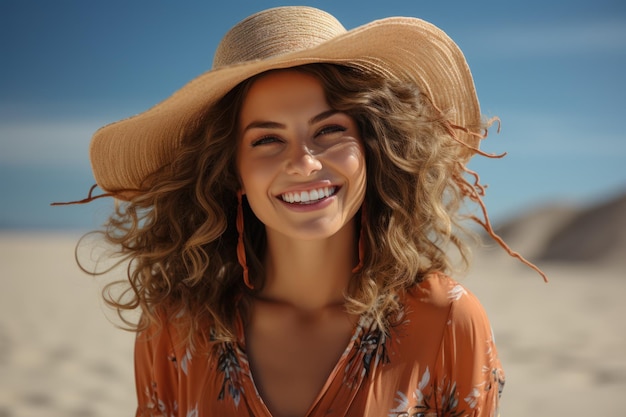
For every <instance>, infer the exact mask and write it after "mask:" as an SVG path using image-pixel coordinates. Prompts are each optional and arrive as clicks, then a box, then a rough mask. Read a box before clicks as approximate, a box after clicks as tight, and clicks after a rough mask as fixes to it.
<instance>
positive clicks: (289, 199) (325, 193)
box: [280, 187, 337, 204]
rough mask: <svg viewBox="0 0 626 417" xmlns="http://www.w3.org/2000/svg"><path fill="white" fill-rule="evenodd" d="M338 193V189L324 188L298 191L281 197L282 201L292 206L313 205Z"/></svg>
mask: <svg viewBox="0 0 626 417" xmlns="http://www.w3.org/2000/svg"><path fill="white" fill-rule="evenodd" d="M335 192H337V187H322V188H318V189H315V190H309V191H297V192H293V193H285V194H281V195H280V199H281V200H283V201H284V202H286V203H290V204H313V203H316V202H318V201H320V200H323V199H325V198H328V197H330V196H332V195H334V194H335Z"/></svg>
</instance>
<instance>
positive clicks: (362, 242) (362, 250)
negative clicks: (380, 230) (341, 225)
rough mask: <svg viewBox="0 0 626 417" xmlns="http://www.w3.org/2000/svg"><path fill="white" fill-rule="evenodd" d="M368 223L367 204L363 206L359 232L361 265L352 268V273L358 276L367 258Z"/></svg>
mask: <svg viewBox="0 0 626 417" xmlns="http://www.w3.org/2000/svg"><path fill="white" fill-rule="evenodd" d="M366 223H367V216H366V211H365V203H363V205H362V206H361V231H360V232H359V243H358V249H359V263H358V264H357V266H355V267H354V268H352V273H353V274H356V273H357V272H359V271H360V270H361V269H363V258H364V257H365V225H366Z"/></svg>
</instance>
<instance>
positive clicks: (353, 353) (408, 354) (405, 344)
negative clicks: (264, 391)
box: [135, 274, 504, 417]
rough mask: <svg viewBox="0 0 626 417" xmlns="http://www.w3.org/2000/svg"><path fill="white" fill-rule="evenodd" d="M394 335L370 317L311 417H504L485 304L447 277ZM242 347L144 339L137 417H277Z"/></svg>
mask: <svg viewBox="0 0 626 417" xmlns="http://www.w3.org/2000/svg"><path fill="white" fill-rule="evenodd" d="M401 300H402V306H403V308H402V311H401V315H400V317H399V320H398V322H397V324H396V325H394V326H393V327H392V328H391V329H390V331H389V334H385V333H384V332H381V331H380V330H379V329H378V328H377V326H376V325H375V324H374V323H373V322H372V321H371V320H369V319H368V318H366V317H363V318H362V319H361V320H360V322H359V324H358V325H357V326H356V328H355V329H354V333H353V335H352V338H351V340H350V342H349V343H348V346H347V347H346V349H345V351H344V353H343V355H342V356H341V358H340V359H339V361H338V362H337V365H336V366H335V368H334V370H333V372H332V373H331V374H330V375H329V376H328V380H327V381H326V384H325V385H324V387H323V388H322V390H321V392H320V393H319V394H318V396H317V398H316V400H315V402H314V403H313V404H312V405H311V407H310V409H309V411H308V413H307V415H306V416H307V417H322V416H325V417H338V416H342V417H345V416H358V417H362V416H369V417H430V416H455V417H456V416H497V415H498V402H499V397H500V393H501V391H502V387H503V385H504V374H503V372H502V369H501V366H500V361H499V359H498V356H497V351H496V347H495V344H494V340H493V336H492V332H491V327H490V325H489V321H488V319H487V316H486V314H485V312H484V310H483V308H482V306H481V305H480V303H479V301H478V300H477V298H476V297H475V296H474V295H473V294H471V293H470V292H469V291H468V290H467V289H466V288H465V287H463V286H462V285H460V284H459V283H457V282H455V281H454V280H452V279H450V278H449V277H447V276H445V275H443V274H433V275H432V276H430V277H429V278H427V279H425V280H424V281H423V282H422V283H420V284H419V285H418V286H416V287H415V288H414V289H412V290H410V291H408V292H407V293H406V294H405V295H404V296H403V297H402V299H401ZM239 323H240V325H239V327H240V328H239V340H238V342H236V343H223V342H220V343H218V342H216V346H215V349H211V350H210V351H208V352H207V351H204V352H200V351H198V350H196V349H193V348H191V347H189V346H186V345H185V344H184V343H183V341H182V340H181V339H180V338H179V336H178V335H177V334H176V331H175V329H174V327H173V326H167V325H166V326H164V327H163V328H162V330H161V331H157V330H156V329H148V330H147V331H145V332H143V333H140V334H139V335H138V336H137V340H136V345H135V373H136V386H137V395H138V408H137V416H166V417H173V416H176V417H204V416H207V417H212V416H219V417H230V416H237V417H271V414H270V412H269V411H268V409H267V407H266V406H265V404H264V403H263V399H262V398H261V397H260V395H259V393H258V391H257V389H256V388H255V385H254V380H253V375H252V374H251V372H250V367H249V364H248V360H247V357H246V352H245V349H244V346H245V342H244V340H243V326H242V325H241V320H239Z"/></svg>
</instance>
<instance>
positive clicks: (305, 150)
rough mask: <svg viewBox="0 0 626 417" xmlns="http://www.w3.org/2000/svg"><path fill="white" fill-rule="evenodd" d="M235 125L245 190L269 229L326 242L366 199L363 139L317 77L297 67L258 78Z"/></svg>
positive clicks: (239, 163)
mask: <svg viewBox="0 0 626 417" xmlns="http://www.w3.org/2000/svg"><path fill="white" fill-rule="evenodd" d="M238 129H239V134H238V144H237V169H238V172H239V176H240V179H241V185H242V191H243V193H244V194H246V197H247V199H248V203H249V204H250V207H251V208H252V211H253V212H254V214H255V215H256V216H257V217H258V218H259V220H261V222H263V224H265V226H266V230H267V232H268V234H269V233H274V232H277V233H281V234H283V235H286V236H289V237H291V238H296V239H304V240H312V239H321V238H327V237H330V236H332V235H334V234H335V233H337V232H338V231H339V230H342V229H343V228H344V227H345V226H346V225H347V224H349V223H350V222H352V221H353V218H354V215H355V214H356V213H357V211H358V210H359V208H360V207H361V204H362V202H363V199H364V196H365V187H366V174H365V154H364V149H363V144H362V142H361V138H360V135H359V129H358V126H357V125H356V123H355V121H354V120H353V119H352V118H351V117H349V116H348V115H347V114H345V113H341V112H338V111H335V110H333V109H332V108H330V106H329V105H328V103H327V102H326V98H325V95H324V89H323V87H322V84H321V82H320V81H319V80H318V79H317V78H315V77H314V76H312V75H309V74H304V73H302V72H298V71H296V70H281V71H274V72H271V73H268V74H266V75H263V76H261V77H260V78H258V79H257V80H255V81H254V82H253V84H252V85H251V86H250V89H249V91H248V93H247V95H246V96H245V98H244V101H243V105H242V108H241V111H240V115H239V122H238Z"/></svg>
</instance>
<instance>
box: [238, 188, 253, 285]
mask: <svg viewBox="0 0 626 417" xmlns="http://www.w3.org/2000/svg"><path fill="white" fill-rule="evenodd" d="M242 195H243V193H242V192H241V190H239V191H237V222H236V224H237V234H238V235H239V237H238V239H237V260H238V261H239V265H241V267H242V268H243V282H244V284H246V287H248V288H250V289H251V290H253V289H254V286H253V285H252V284H250V277H249V276H248V263H247V261H246V247H245V245H244V244H243V202H242V200H243V197H242Z"/></svg>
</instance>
